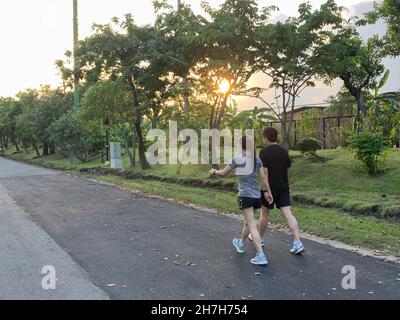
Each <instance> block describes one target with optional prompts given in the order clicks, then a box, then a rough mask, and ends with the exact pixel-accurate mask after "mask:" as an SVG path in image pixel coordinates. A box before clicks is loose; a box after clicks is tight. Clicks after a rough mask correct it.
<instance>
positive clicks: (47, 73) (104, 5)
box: [0, 0, 400, 108]
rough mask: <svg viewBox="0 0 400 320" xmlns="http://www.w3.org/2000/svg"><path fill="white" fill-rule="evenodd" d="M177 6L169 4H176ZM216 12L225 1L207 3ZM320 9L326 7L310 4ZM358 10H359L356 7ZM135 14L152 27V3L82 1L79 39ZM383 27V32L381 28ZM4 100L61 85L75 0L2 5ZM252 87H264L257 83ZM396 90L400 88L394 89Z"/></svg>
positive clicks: (343, 1)
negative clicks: (59, 61) (61, 62)
mask: <svg viewBox="0 0 400 320" xmlns="http://www.w3.org/2000/svg"><path fill="white" fill-rule="evenodd" d="M304 1H305V0H285V1H282V0H259V5H260V7H261V6H264V5H276V6H278V7H279V8H280V12H279V13H277V14H276V15H277V17H278V16H279V15H283V16H290V15H295V14H296V12H297V6H298V4H300V3H302V2H304ZM176 2H177V1H176V0H170V3H171V4H176ZM183 2H185V3H187V4H190V5H191V6H192V8H193V9H194V10H195V12H197V13H201V9H200V4H201V0H183ZM208 2H209V3H210V4H211V5H212V6H214V7H217V6H218V5H220V4H221V3H222V2H223V0H209V1H208ZM309 2H310V4H311V5H313V6H314V7H319V6H320V5H321V4H322V3H323V2H324V1H322V0H310V1H309ZM336 2H337V3H338V4H339V5H343V6H346V7H351V9H350V11H349V14H355V13H359V12H362V11H363V10H365V9H366V8H368V4H367V6H365V3H363V4H360V5H358V6H355V5H357V4H359V3H360V2H361V1H360V0H337V1H336ZM353 6H355V7H353ZM126 13H132V14H133V16H134V19H135V21H136V23H138V24H148V23H151V22H152V21H154V14H153V9H152V1H151V0H96V1H94V0H79V19H80V31H79V33H80V38H84V37H86V36H88V35H89V34H90V33H91V26H92V24H93V23H94V22H95V23H107V22H109V21H110V19H111V18H112V17H115V16H116V17H121V16H123V15H124V14H126ZM381 27H382V26H381ZM375 30H376V28H373V27H372V28H371V27H370V28H369V29H368V28H367V29H366V30H364V34H365V35H366V36H368V35H369V34H370V33H374V32H375ZM0 39H1V42H2V45H1V50H0V96H13V95H15V94H16V93H18V92H19V91H21V90H23V89H25V88H38V87H39V86H40V85H41V84H51V85H52V86H54V87H55V86H58V85H60V77H59V75H58V74H57V70H56V68H55V66H54V61H55V60H57V59H62V58H63V55H64V52H65V51H66V50H70V49H71V48H72V0H35V1H32V0H13V1H1V3H0ZM386 63H387V64H388V66H389V67H390V68H397V69H398V68H399V67H400V60H398V59H397V60H395V61H393V60H392V61H389V60H387V61H386ZM394 73H395V72H393V74H394ZM253 81H264V80H263V79H262V78H260V77H255V79H254V80H253ZM399 83H400V78H393V79H392V80H391V81H390V83H389V84H388V85H387V87H386V88H385V89H387V90H397V89H399V87H400V85H399ZM340 86H341V83H340V82H336V83H335V85H334V86H333V87H325V86H323V85H319V86H318V87H317V88H315V89H310V90H307V91H306V92H305V93H304V94H303V96H302V98H301V99H300V100H299V103H319V102H322V101H324V100H325V99H326V98H327V97H328V96H329V95H331V94H333V93H335V92H336V91H337V90H338V88H340ZM396 86H397V87H396ZM252 103H254V101H250V100H246V99H245V100H240V101H239V104H241V105H240V107H241V108H248V107H250V106H251V104H252Z"/></svg>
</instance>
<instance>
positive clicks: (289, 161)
mask: <svg viewBox="0 0 400 320" xmlns="http://www.w3.org/2000/svg"><path fill="white" fill-rule="evenodd" d="M291 166H292V158H290V155H289V151H288V152H287V167H288V168H290V167H291Z"/></svg>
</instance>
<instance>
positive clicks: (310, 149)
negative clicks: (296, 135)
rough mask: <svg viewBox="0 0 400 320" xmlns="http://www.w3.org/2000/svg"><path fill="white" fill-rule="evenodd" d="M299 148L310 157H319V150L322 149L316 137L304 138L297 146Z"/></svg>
mask: <svg viewBox="0 0 400 320" xmlns="http://www.w3.org/2000/svg"><path fill="white" fill-rule="evenodd" d="M296 148H297V150H299V151H300V152H301V153H302V154H305V155H306V156H309V157H318V155H317V150H319V149H321V146H320V144H319V142H318V140H316V139H312V138H310V139H303V140H301V141H300V142H299V143H298V144H297V146H296Z"/></svg>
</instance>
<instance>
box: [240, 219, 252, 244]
mask: <svg viewBox="0 0 400 320" xmlns="http://www.w3.org/2000/svg"><path fill="white" fill-rule="evenodd" d="M249 234H250V229H249V226H248V224H247V221H246V219H245V220H244V222H243V230H242V238H241V240H242V242H243V243H244V242H245V241H246V240H247V238H248V236H249Z"/></svg>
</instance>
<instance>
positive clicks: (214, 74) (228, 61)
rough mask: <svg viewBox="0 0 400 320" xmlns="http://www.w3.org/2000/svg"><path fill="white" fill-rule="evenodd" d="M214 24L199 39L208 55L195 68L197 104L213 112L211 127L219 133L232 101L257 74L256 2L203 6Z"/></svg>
mask: <svg viewBox="0 0 400 320" xmlns="http://www.w3.org/2000/svg"><path fill="white" fill-rule="evenodd" d="M202 7H203V9H204V10H205V12H206V13H207V14H208V15H209V16H210V17H211V19H212V21H211V22H210V23H209V24H207V25H206V26H205V27H204V28H203V30H202V33H201V35H200V37H201V39H202V42H203V44H204V50H205V52H206V54H205V55H204V57H203V58H202V59H201V60H200V61H199V63H198V64H197V65H196V67H195V68H193V78H194V80H195V82H196V96H195V100H196V101H198V102H200V103H202V104H205V105H208V106H209V108H210V109H211V118H210V127H211V128H212V129H219V128H220V126H221V122H222V119H223V116H224V114H225V111H226V108H227V105H228V102H229V99H230V98H231V97H232V96H240V95H244V94H246V92H247V81H248V80H249V79H250V77H251V76H252V75H253V74H254V73H255V71H256V69H255V67H254V64H253V62H254V59H255V52H254V36H255V32H256V26H257V23H258V21H259V15H258V6H257V3H256V2H255V1H253V0H226V1H225V2H224V3H223V4H222V5H221V7H220V8H219V9H218V10H215V9H213V8H211V7H210V5H209V4H208V3H206V2H204V3H203V5H202Z"/></svg>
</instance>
